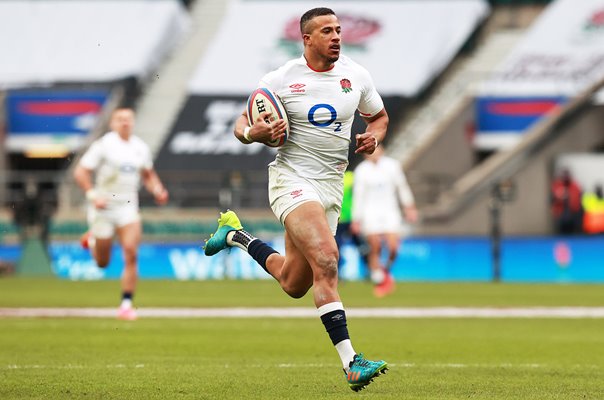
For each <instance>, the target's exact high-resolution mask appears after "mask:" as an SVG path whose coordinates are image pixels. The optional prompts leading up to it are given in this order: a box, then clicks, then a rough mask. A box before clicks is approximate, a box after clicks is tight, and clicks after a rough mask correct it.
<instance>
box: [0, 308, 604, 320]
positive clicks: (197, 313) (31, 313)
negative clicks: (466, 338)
mask: <svg viewBox="0 0 604 400" xmlns="http://www.w3.org/2000/svg"><path fill="white" fill-rule="evenodd" d="M137 313H138V315H139V316H140V317H144V318H316V317H317V315H318V314H317V310H316V309H314V308H309V307H290V308H285V307H283V308H277V307H270V308H267V307H235V308H140V309H137ZM346 313H347V314H348V316H350V317H357V318H604V307H510V308H495V307H392V308H347V309H346ZM115 316H116V309H115V308H0V317H45V318H48V317H56V318H63V317H83V318H114V317H115Z"/></svg>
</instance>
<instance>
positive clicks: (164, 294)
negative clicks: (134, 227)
mask: <svg viewBox="0 0 604 400" xmlns="http://www.w3.org/2000/svg"><path fill="white" fill-rule="evenodd" d="M341 293H342V296H343V299H344V302H345V305H347V306H349V307H352V306H451V305H453V306H564V305H574V306H576V305H581V306H602V305H604V299H603V297H604V296H602V295H601V293H602V286H597V285H576V286H575V285H568V286H558V285H508V284H504V285H490V284H457V283H454V284H452V283H448V284H420V283H418V284H415V283H414V284H411V283H409V284H400V285H399V286H398V290H397V292H396V294H395V295H393V296H391V297H388V298H385V299H382V300H377V299H374V298H373V297H372V296H371V291H370V287H369V285H367V284H363V283H343V284H342V290H341ZM118 295H119V283H118V282H116V281H101V282H69V281H58V280H54V279H49V280H45V279H2V280H0V307H7V306H10V307H16V306H36V307H46V306H77V307H80V306H108V307H110V306H114V305H116V304H117V299H116V297H119V296H118ZM137 303H138V305H139V306H141V307H144V306H149V307H150V306H168V307H169V306H203V307H226V306H312V299H311V298H310V296H308V295H307V296H306V297H305V298H303V299H301V300H297V301H296V300H291V299H288V298H287V297H286V296H285V295H284V294H283V293H281V292H280V289H279V288H278V287H277V285H276V284H275V283H274V282H270V281H267V282H258V281H253V282H240V281H212V282H175V281H168V282H166V281H143V282H141V285H140V290H139V295H138V296H137ZM0 327H1V329H0V398H1V399H33V398H37V399H55V398H61V399H81V398H87V399H278V398H280V399H348V398H357V397H358V398H371V399H467V398H472V399H494V400H497V399H577V398H581V399H602V398H604V388H603V385H602V382H604V335H602V332H603V331H604V320H602V319H475V318H456V319H388V318H384V319H363V318H355V319H351V320H349V328H350V333H351V335H352V339H353V343H354V345H355V348H356V350H357V351H363V352H365V353H366V355H367V356H368V357H369V358H384V359H386V360H387V361H388V362H389V363H391V364H392V367H391V370H390V371H389V372H388V374H386V375H384V376H381V377H380V378H378V379H377V380H376V381H375V382H374V383H372V384H371V385H370V386H369V387H368V388H367V390H364V391H362V392H360V393H353V392H352V391H350V389H348V387H347V384H346V382H345V380H344V376H343V373H342V372H341V365H340V363H339V360H338V357H337V355H336V353H335V351H334V350H333V348H332V346H331V344H330V342H329V339H328V337H327V335H326V333H325V332H324V329H323V327H322V325H321V323H320V321H319V319H318V318H317V319H314V318H309V319H287V318H285V319H260V318H258V319H169V320H168V319H158V318H148V319H141V320H139V321H136V322H122V321H116V320H112V319H81V318H65V319H59V318H32V319H28V318H5V319H0Z"/></svg>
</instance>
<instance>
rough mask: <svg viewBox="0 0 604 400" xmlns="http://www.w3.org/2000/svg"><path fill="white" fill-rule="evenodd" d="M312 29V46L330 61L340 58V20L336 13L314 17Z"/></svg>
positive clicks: (310, 37) (310, 44)
mask: <svg viewBox="0 0 604 400" xmlns="http://www.w3.org/2000/svg"><path fill="white" fill-rule="evenodd" d="M311 23H312V24H313V26H312V31H311V33H310V34H309V36H308V44H309V46H310V48H311V49H312V50H313V51H314V52H315V54H317V55H318V56H320V57H321V58H323V59H325V60H326V61H328V62H329V63H334V62H336V61H338V58H340V41H341V36H340V30H341V28H340V22H339V21H338V18H337V17H336V16H335V15H321V16H319V17H315V18H313V20H312V21H311Z"/></svg>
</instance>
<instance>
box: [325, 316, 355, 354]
mask: <svg viewBox="0 0 604 400" xmlns="http://www.w3.org/2000/svg"><path fill="white" fill-rule="evenodd" d="M321 321H322V322H323V325H325V330H326V331H327V333H328V334H329V338H330V339H331V343H333V345H334V346H335V345H336V344H338V343H340V342H341V341H342V340H346V339H350V336H348V326H347V325H346V313H345V312H344V310H334V311H331V312H328V313H327V314H323V315H321Z"/></svg>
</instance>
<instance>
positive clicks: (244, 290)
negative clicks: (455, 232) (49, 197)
mask: <svg viewBox="0 0 604 400" xmlns="http://www.w3.org/2000/svg"><path fill="white" fill-rule="evenodd" d="M603 289H604V287H603V286H602V285H588V284H585V285H556V284H508V283H505V284H493V283H399V284H398V286H397V290H396V292H395V293H394V294H393V295H391V296H388V297H386V298H383V299H377V298H375V297H373V295H372V292H371V286H370V285H369V284H368V283H365V282H341V283H340V294H341V296H342V299H343V302H344V305H345V306H346V307H437V306H457V307H481V306H492V307H514V306H604V296H603V295H602V291H603ZM119 296H120V284H119V282H118V281H115V280H104V281H86V282H82V281H69V280H61V279H52V278H50V279H31V278H4V279H0V307H110V306H113V305H116V304H117V302H118V301H119ZM136 303H137V304H138V305H139V306H141V307H236V306H250V307H282V306H283V307H296V306H301V307H302V306H304V307H312V306H313V301H312V297H311V296H310V294H307V295H306V296H305V297H304V298H302V299H299V300H295V299H291V298H289V297H287V296H286V295H285V294H284V293H283V292H282V291H281V289H280V288H279V285H278V284H277V283H276V282H274V281H273V280H266V281H257V280H256V281H239V280H238V281H228V280H221V281H175V280H143V281H141V282H140V283H139V288H138V290H137V293H136Z"/></svg>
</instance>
